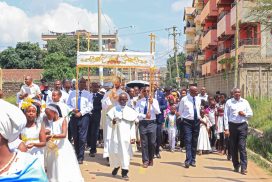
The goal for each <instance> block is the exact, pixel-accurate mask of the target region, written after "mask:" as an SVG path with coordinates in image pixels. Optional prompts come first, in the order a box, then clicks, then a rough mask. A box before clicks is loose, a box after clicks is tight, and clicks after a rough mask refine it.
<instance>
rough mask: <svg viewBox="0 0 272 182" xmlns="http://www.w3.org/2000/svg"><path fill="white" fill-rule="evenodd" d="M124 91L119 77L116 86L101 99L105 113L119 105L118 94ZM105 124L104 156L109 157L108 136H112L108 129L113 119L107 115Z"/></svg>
mask: <svg viewBox="0 0 272 182" xmlns="http://www.w3.org/2000/svg"><path fill="white" fill-rule="evenodd" d="M121 93H124V91H123V90H122V89H121V80H120V79H119V78H116V79H115V80H114V88H113V89H111V90H110V91H108V92H107V93H106V94H105V95H104V97H103V99H102V100H101V102H102V109H103V111H104V112H105V113H108V112H109V110H110V109H111V108H112V107H114V106H116V105H118V96H119V95H120V94H121ZM103 117H104V116H103V115H102V116H101V119H102V120H103ZM104 122H105V123H104V126H103V139H104V152H103V158H108V157H109V138H108V137H107V136H110V135H111V133H109V132H111V131H108V128H109V127H110V124H111V121H110V120H109V119H108V117H106V119H105V121H104Z"/></svg>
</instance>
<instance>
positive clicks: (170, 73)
mask: <svg viewBox="0 0 272 182" xmlns="http://www.w3.org/2000/svg"><path fill="white" fill-rule="evenodd" d="M169 58H170V59H169V63H168V66H169V77H170V80H172V71H171V64H170V62H171V56H169Z"/></svg>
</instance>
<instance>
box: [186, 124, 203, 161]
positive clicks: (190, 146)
mask: <svg viewBox="0 0 272 182" xmlns="http://www.w3.org/2000/svg"><path fill="white" fill-rule="evenodd" d="M183 121H184V138H185V148H186V160H185V163H186V164H192V163H195V162H196V149H197V142H198V136H199V130H200V122H199V120H187V119H183Z"/></svg>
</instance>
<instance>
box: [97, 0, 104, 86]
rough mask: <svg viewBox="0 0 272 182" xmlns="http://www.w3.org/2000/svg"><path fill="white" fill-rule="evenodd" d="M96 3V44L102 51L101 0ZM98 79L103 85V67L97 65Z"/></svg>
mask: <svg viewBox="0 0 272 182" xmlns="http://www.w3.org/2000/svg"><path fill="white" fill-rule="evenodd" d="M97 5H98V46H99V52H102V51H103V50H102V33H101V0H98V1H97ZM99 81H100V85H103V84H104V82H103V67H102V66H100V67H99Z"/></svg>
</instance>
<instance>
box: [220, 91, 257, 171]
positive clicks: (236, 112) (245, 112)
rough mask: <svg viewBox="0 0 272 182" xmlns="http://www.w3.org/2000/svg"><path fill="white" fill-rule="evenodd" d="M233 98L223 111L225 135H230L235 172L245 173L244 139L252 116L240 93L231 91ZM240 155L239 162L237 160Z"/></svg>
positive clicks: (246, 102) (245, 154)
mask: <svg viewBox="0 0 272 182" xmlns="http://www.w3.org/2000/svg"><path fill="white" fill-rule="evenodd" d="M233 94H234V97H233V98H232V99H229V100H228V101H227V102H226V105H225V110H224V126H225V134H226V135H230V142H231V157H232V163H233V167H234V171H235V172H239V169H240V167H241V173H242V174H244V175H245V174H246V173H247V153H246V138H247V131H248V119H249V118H250V117H252V116H253V112H252V109H251V107H250V105H249V103H248V101H247V100H245V99H243V98H241V91H240V89H238V88H234V89H233ZM238 152H239V153H240V162H239V159H238Z"/></svg>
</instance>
